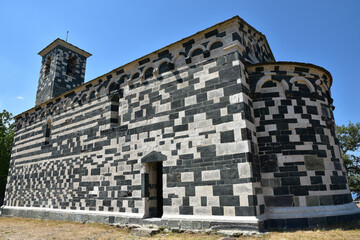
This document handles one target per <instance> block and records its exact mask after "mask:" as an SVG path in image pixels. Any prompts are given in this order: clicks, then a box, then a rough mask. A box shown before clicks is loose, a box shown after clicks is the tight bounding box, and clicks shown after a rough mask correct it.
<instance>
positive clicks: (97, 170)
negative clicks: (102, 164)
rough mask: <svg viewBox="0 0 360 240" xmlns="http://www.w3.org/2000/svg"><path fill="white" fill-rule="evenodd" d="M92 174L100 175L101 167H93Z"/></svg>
mask: <svg viewBox="0 0 360 240" xmlns="http://www.w3.org/2000/svg"><path fill="white" fill-rule="evenodd" d="M91 175H100V168H95V169H91Z"/></svg>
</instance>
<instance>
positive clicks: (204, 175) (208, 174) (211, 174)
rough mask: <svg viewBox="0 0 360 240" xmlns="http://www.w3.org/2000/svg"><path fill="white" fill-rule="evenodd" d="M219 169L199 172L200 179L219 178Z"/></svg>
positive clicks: (210, 179)
mask: <svg viewBox="0 0 360 240" xmlns="http://www.w3.org/2000/svg"><path fill="white" fill-rule="evenodd" d="M220 179H221V177H220V170H209V171H202V172H201V180H202V181H212V180H220Z"/></svg>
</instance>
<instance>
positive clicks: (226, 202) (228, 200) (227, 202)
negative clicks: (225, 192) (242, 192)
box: [214, 194, 240, 207]
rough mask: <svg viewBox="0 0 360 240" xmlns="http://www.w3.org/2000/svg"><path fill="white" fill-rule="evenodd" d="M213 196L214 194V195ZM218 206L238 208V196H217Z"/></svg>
mask: <svg viewBox="0 0 360 240" xmlns="http://www.w3.org/2000/svg"><path fill="white" fill-rule="evenodd" d="M214 195H215V194H214ZM219 199H220V206H221V207H223V206H239V205H240V200H239V196H221V195H220V196H219Z"/></svg>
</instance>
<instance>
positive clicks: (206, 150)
mask: <svg viewBox="0 0 360 240" xmlns="http://www.w3.org/2000/svg"><path fill="white" fill-rule="evenodd" d="M197 151H198V152H200V156H201V157H202V158H203V157H214V156H216V146H215V145H210V146H205V147H198V148H197Z"/></svg>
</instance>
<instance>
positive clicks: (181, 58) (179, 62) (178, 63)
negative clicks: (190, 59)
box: [174, 52, 186, 68]
mask: <svg viewBox="0 0 360 240" xmlns="http://www.w3.org/2000/svg"><path fill="white" fill-rule="evenodd" d="M185 57H186V55H185V53H182V52H181V53H179V54H178V55H177V56H176V57H175V58H174V64H175V67H176V68H179V67H182V66H185V65H186V62H185Z"/></svg>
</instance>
